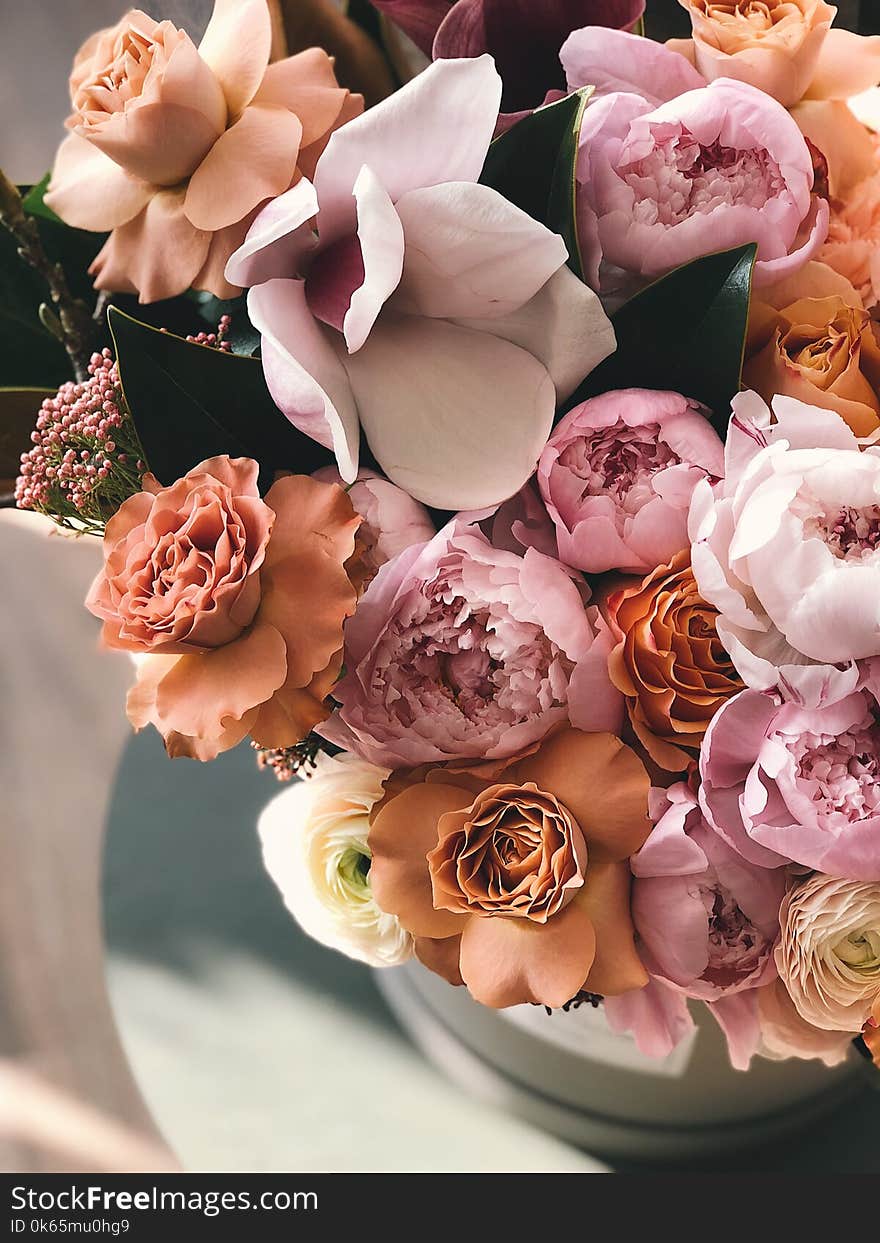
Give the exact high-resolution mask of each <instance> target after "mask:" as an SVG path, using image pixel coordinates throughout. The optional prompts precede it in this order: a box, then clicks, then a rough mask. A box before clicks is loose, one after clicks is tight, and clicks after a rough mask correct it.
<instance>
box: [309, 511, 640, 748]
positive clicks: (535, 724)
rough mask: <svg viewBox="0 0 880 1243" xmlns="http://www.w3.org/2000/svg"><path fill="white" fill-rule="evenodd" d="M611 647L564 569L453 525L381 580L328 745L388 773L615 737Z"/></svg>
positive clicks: (354, 628) (350, 636) (353, 652)
mask: <svg viewBox="0 0 880 1243" xmlns="http://www.w3.org/2000/svg"><path fill="white" fill-rule="evenodd" d="M611 646H612V641H611V635H610V633H609V631H608V628H607V626H606V625H605V623H604V621H603V620H602V619H601V618H600V617H599V615H598V610H597V609H595V608H585V606H584V603H583V600H582V597H581V593H580V589H579V587H578V586H577V585H576V584H575V582H574V581H573V580H572V578H571V577H570V574H569V572H568V571H567V570H566V569H565V567H564V566H562V565H560V564H559V562H558V561H554V560H552V559H551V558H550V557H545V556H544V555H543V554H542V553H539V552H537V551H536V550H535V549H529V550H528V551H527V552H526V553H525V555H524V556H517V555H516V554H515V553H512V552H503V551H500V550H498V549H495V548H493V547H492V545H491V544H490V543H489V541H488V540H487V539H486V537H485V536H484V535H483V534H482V532H481V531H480V530H479V529H478V528H477V527H474V526H469V525H467V524H465V523H463V522H460V521H453V522H451V523H450V524H449V525H448V526H446V527H444V529H443V530H442V531H440V532H439V533H438V534H437V535H435V537H434V538H433V539H432V540H430V541H429V542H428V543H426V544H421V545H414V546H413V547H412V548H409V549H407V551H406V552H403V553H401V554H400V555H399V556H397V557H395V558H394V560H393V561H389V562H388V563H387V564H386V565H384V566H383V567H382V569H381V570H380V571H379V573H378V574H377V575H376V577H375V578H374V579H373V582H372V583H371V584H370V586H369V587H368V589H367V591H366V593H365V594H364V596H363V597H362V598H361V601H360V603H359V605H358V609H357V613H356V614H355V616H354V617H353V618H351V619H350V622H349V624H348V626H347V627H346V633H345V657H344V659H345V669H346V673H345V676H344V677H343V678H342V679H341V680H340V681H339V682H338V683H337V684H336V686H335V687H334V689H333V695H334V698H335V699H337V700H338V701H339V704H340V707H339V709H338V710H337V711H336V712H335V713H334V715H333V717H331V719H330V720H329V721H327V722H326V723H325V724H324V725H323V726H322V729H321V732H322V734H323V735H324V737H326V738H328V739H329V740H330V741H331V742H334V743H336V744H337V745H338V746H341V747H344V748H345V749H346V750H350V751H354V752H356V754H358V755H360V756H361V757H362V758H363V759H366V760H369V761H370V762H371V763H374V764H381V765H384V766H386V767H389V768H399V767H408V766H412V765H415V764H421V763H426V762H437V761H444V760H451V759H455V758H458V757H462V758H473V757H479V758H480V759H484V758H485V759H493V758H496V757H500V756H510V755H513V754H514V753H516V752H518V751H520V750H521V749H522V748H524V747H528V746H530V745H531V744H532V743H535V742H537V741H538V740H539V739H541V738H543V737H544V736H545V735H546V734H547V733H548V732H549V731H550V730H551V729H552V728H553V727H554V726H557V725H560V724H563V723H565V722H570V723H571V724H572V725H573V726H574V727H575V728H576V729H579V730H589V731H592V730H608V731H614V730H616V729H617V728H618V727H619V726H620V724H621V721H622V715H623V713H622V701H621V698H620V695H619V694H618V692H617V691H615V690H614V688H613V687H612V685H611V682H610V681H609V678H608V671H607V657H608V652H609V651H610V649H611Z"/></svg>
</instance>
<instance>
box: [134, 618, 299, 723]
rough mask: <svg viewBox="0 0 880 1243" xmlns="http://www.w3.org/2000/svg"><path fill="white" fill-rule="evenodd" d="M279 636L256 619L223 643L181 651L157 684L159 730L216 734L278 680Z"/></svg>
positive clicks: (282, 658) (281, 673)
mask: <svg viewBox="0 0 880 1243" xmlns="http://www.w3.org/2000/svg"><path fill="white" fill-rule="evenodd" d="M286 675H287V657H286V647H285V643H284V639H283V638H282V637H281V635H280V634H279V633H278V631H277V630H276V629H275V628H274V626H266V625H262V624H261V623H260V622H259V621H257V623H256V624H255V625H254V626H253V627H252V629H251V630H250V631H248V632H247V633H246V634H245V635H243V636H242V638H240V639H237V640H236V641H235V642H234V643H227V644H226V646H225V647H217V648H214V649H213V650H212V651H210V652H203V653H200V654H199V655H194V656H181V658H180V660H178V661H176V662H175V663H174V665H173V666H172V667H171V668H170V669H169V670H168V672H167V673H166V674H165V676H164V677H163V678H162V680H161V682H160V683H159V684H158V686H157V688H156V715H157V718H158V720H159V723H160V725H161V727H162V729H163V732H165V731H167V730H174V731H176V732H178V733H181V734H185V735H189V736H190V737H193V738H204V739H211V738H214V737H216V736H217V735H218V734H220V733H221V732H222V730H223V729H225V728H227V727H228V726H229V725H230V724H231V723H232V722H235V721H239V720H241V718H242V717H243V716H244V715H245V713H246V712H248V711H249V710H250V709H251V708H255V707H257V706H258V705H259V704H261V703H263V702H265V700H267V699H269V698H271V696H272V694H273V693H274V692H275V691H276V690H277V689H278V688H279V686H281V685H283V683H284V679H285V677H286Z"/></svg>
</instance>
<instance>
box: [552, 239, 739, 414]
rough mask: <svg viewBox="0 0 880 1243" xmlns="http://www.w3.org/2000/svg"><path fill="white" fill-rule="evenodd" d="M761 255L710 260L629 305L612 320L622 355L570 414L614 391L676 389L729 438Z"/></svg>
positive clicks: (581, 393)
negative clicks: (702, 407) (754, 273)
mask: <svg viewBox="0 0 880 1243" xmlns="http://www.w3.org/2000/svg"><path fill="white" fill-rule="evenodd" d="M756 252H757V246H755V245H754V244H752V243H750V244H749V245H748V246H738V247H736V248H735V249H734V250H725V251H721V252H719V253H718V254H714V255H706V256H705V257H704V258H702V259H696V260H695V261H694V262H693V263H688V264H686V265H685V266H684V267H681V268H676V270H675V271H674V272H670V273H669V275H668V276H664V277H663V278H662V279H661V280H659V281H655V283H654V284H653V285H649V286H648V287H647V288H646V289H643V290H642V291H641V292H640V293H638V294H636V295H635V297H633V298H630V300H629V301H628V302H625V303H624V305H623V306H622V307H621V308H620V310H619V311H617V312H616V314H615V315H613V316H612V317H611V322H612V323H613V324H614V331H615V332H616V334H617V350H616V351H615V353H614V354H612V355H611V357H610V358H606V359H605V361H604V362H603V363H600V365H599V366H598V367H597V368H596V370H595V371H593V372H591V374H590V375H588V376H587V378H586V379H585V380H584V382H583V383H582V384H581V385H580V387H579V388H578V390H577V392H576V393H575V394H574V395H573V396H572V398H571V399H570V400H569V402H568V403H567V404H568V408H569V409H571V407H572V406H575V405H577V404H578V402H581V401H585V400H586V398H588V397H594V396H596V394H597V393H606V392H608V391H609V389H616V388H656V389H672V390H674V391H675V392H678V393H684V395H685V396H686V397H693V398H695V399H696V400H697V401H701V402H702V403H703V404H704V405H705V406H708V407H709V409H710V410H711V411H712V423H713V426H714V427H715V429H716V430H717V431H718V433H719V435H721V436H722V437H724V436H725V435H726V434H727V421H728V419H729V417H730V403H731V400H732V399H733V397H734V396H735V395H736V393H737V392H738V390H739V384H740V373H741V371H742V362H743V348H744V345H745V336H746V325H747V321H748V316H749V298H750V295H751V286H752V268H753V267H754V263H755V254H756Z"/></svg>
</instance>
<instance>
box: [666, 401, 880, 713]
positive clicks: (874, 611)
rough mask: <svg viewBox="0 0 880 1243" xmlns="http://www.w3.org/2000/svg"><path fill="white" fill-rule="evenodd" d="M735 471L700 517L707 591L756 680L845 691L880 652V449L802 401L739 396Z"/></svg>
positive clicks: (696, 501) (697, 495)
mask: <svg viewBox="0 0 880 1243" xmlns="http://www.w3.org/2000/svg"><path fill="white" fill-rule="evenodd" d="M733 405H734V417H733V418H732V419H731V423H730V432H729V435H728V438H727V444H726V446H725V457H726V466H725V478H724V480H723V481H722V482H720V483H718V484H716V485H715V486H714V487H712V486H710V485H709V484H708V483H698V484H697V486H696V488H695V489H694V496H693V500H692V502H691V512H690V517H689V527H690V534H691V538H692V540H693V552H692V565H693V570H694V575H695V577H696V580H697V585H698V586H699V589H700V594H701V595H702V596H703V598H704V599H705V600H707V601H708V602H709V603H710V604H713V605H714V606H715V608H716V609H718V611H719V613H720V617H719V618H718V622H717V629H718V635H719V637H720V639H721V641H722V643H723V644H724V646H725V648H726V649H727V651H728V652H729V653H730V656H731V658H732V660H733V662H734V664H735V665H736V667H737V670H738V671H739V673H740V675H741V677H742V679H743V681H744V682H746V684H747V685H749V686H753V687H755V688H756V689H758V690H766V689H769V688H772V687H776V686H778V687H779V688H780V689H781V690H782V691H783V693H784V694H785V695H786V697H787V698H796V699H798V700H800V701H801V702H803V703H806V704H816V703H821V702H829V701H832V700H834V699H839V698H841V697H842V696H843V695H845V694H848V693H849V692H851V691H852V690H853V689H854V687H855V685H856V682H857V680H858V676H859V673H858V669H857V667H856V664H855V662H856V661H857V660H861V659H863V658H866V657H872V656H877V655H880V450H878V449H876V448H870V447H869V448H866V449H863V450H860V449H859V441H858V440H857V439H856V437H855V436H854V435H853V433H852V432H851V431H850V429H849V428H848V427H847V425H846V423H844V421H843V419H842V418H841V417H840V415H838V414H835V413H834V411H831V410H819V409H817V408H816V407H814V406H807V405H804V403H803V402H800V401H796V400H794V399H793V398H790V397H776V398H774V401H773V415H774V417H775V420H776V421H775V423H773V424H772V425H771V423H770V411H769V410H768V409H767V407H766V406H765V405H764V403H763V401H761V399H760V398H759V397H758V396H757V394H756V393H740V394H739V396H738V397H736V398H735V399H734V403H733Z"/></svg>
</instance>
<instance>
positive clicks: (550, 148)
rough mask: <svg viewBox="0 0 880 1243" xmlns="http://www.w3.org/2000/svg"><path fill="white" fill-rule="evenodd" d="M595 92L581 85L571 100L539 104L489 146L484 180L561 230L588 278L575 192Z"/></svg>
mask: <svg viewBox="0 0 880 1243" xmlns="http://www.w3.org/2000/svg"><path fill="white" fill-rule="evenodd" d="M592 93H593V88H592V87H591V86H584V87H581V89H580V90H578V91H574V92H573V93H572V94H571V95H566V97H565V99H560V100H558V101H557V102H556V103H553V104H546V105H545V106H544V107H543V108H537V109H536V110H535V111H534V112H533V113H532V114H531V116H528V117H524V118H523V119H522V120H521V121H517V123H516V124H515V125H514V126H512V128H511V129H509V130H508V131H507V132H506V133H505V134H502V135H501V136H500V137H499V138H496V139H495V141H494V142H493V143H492V145H491V146H490V148H489V151H488V153H487V155H486V163H485V164H484V165H483V171H482V173H481V175H480V183H481V185H484V186H491V187H492V189H493V190H497V191H498V193H499V194H503V195H504V197H505V198H506V199H509V201H510V202H511V203H514V204H515V205H516V206H517V207H519V208H521V209H522V210H523V211H524V212H527V213H528V215H530V216H531V217H532V218H533V219H535V220H537V221H539V223H540V224H544V225H546V226H547V228H548V229H551V230H552V231H553V232H554V233H559V234H561V236H562V238H563V240H564V241H565V244H566V246H567V247H568V255H569V260H568V261H569V266H570V267H571V268H572V270H573V271H574V272H575V273H576V274H577V275H578V276H580V277H581V278H583V265H582V263H581V254H580V249H579V247H578V241H577V217H576V213H575V197H576V191H577V185H576V181H575V169H576V166H577V149H578V137H579V135H580V132H581V123H582V121H583V119H584V109H585V108H586V106H587V103H588V102H589V98H590V96H591V95H592Z"/></svg>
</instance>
